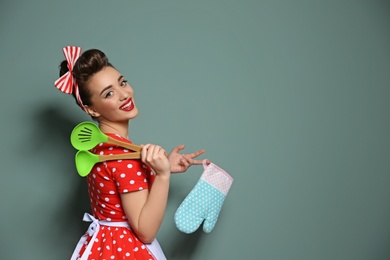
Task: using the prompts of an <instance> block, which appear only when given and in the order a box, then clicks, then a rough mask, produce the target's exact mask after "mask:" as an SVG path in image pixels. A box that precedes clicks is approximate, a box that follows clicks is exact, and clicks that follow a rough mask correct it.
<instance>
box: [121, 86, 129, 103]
mask: <svg viewBox="0 0 390 260" xmlns="http://www.w3.org/2000/svg"><path fill="white" fill-rule="evenodd" d="M129 96H130V93H129V91H126V89H123V88H121V89H120V91H119V98H120V100H126V99H128V98H129Z"/></svg>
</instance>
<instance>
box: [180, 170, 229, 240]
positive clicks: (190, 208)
mask: <svg viewBox="0 0 390 260" xmlns="http://www.w3.org/2000/svg"><path fill="white" fill-rule="evenodd" d="M210 166H211V168H210V167H208V168H206V169H205V171H204V172H203V174H202V176H201V178H200V179H199V180H198V182H197V183H196V185H195V187H194V188H193V189H192V190H191V192H190V193H189V194H188V195H187V197H186V198H185V199H184V201H183V202H182V203H181V204H180V206H179V208H178V209H177V210H176V213H175V216H174V219H175V224H176V227H177V228H178V229H179V230H180V231H181V232H183V233H186V234H190V233H193V232H195V231H196V230H197V229H198V228H199V226H200V225H201V224H202V222H203V231H204V232H206V233H210V232H211V231H212V230H213V229H214V226H215V224H216V223H217V220H218V216H219V212H220V211H221V208H222V205H223V203H224V201H225V198H226V195H227V192H228V191H229V189H230V186H231V185H232V183H233V178H232V177H231V176H230V175H229V174H227V173H226V172H223V173H222V174H220V173H221V171H220V170H218V171H215V169H216V168H215V167H214V165H213V164H210ZM209 175H212V176H211V178H204V177H206V176H207V177H210V176H209ZM206 180H207V181H206ZM220 182H222V184H223V185H222V186H223V187H224V188H223V190H222V191H221V190H220V189H218V188H216V187H219V186H221V185H220V184H221V183H220ZM226 183H228V185H226Z"/></svg>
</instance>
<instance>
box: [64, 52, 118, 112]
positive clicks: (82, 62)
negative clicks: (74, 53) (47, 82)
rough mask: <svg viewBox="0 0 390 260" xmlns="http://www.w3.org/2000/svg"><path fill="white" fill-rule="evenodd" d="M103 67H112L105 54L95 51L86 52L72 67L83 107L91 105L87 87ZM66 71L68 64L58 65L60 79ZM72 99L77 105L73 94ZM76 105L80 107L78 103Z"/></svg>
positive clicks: (89, 92) (65, 62)
mask: <svg viewBox="0 0 390 260" xmlns="http://www.w3.org/2000/svg"><path fill="white" fill-rule="evenodd" d="M105 67H114V66H112V64H111V63H110V62H109V61H108V58H107V56H106V54H104V52H102V51H100V50H97V49H90V50H87V51H85V52H84V53H83V54H81V55H80V57H79V58H78V59H77V61H76V63H75V65H74V67H73V76H74V78H75V79H76V82H77V84H78V87H79V93H80V98H81V101H82V102H83V104H84V105H87V106H88V105H91V91H90V89H89V87H88V83H89V81H90V80H91V77H92V76H93V75H95V74H96V73H98V72H99V71H101V70H102V69H104V68H105ZM68 71H69V68H68V63H67V61H66V60H64V61H62V62H61V65H60V77H61V76H62V75H64V74H65V73H66V72H68ZM73 97H74V98H75V99H76V103H77V98H76V96H75V94H74V93H73ZM77 104H78V105H79V106H80V104H79V103H77Z"/></svg>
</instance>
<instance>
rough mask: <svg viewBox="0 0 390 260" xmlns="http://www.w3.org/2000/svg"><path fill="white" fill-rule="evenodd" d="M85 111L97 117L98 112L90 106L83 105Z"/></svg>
mask: <svg viewBox="0 0 390 260" xmlns="http://www.w3.org/2000/svg"><path fill="white" fill-rule="evenodd" d="M84 109H85V112H87V114H88V115H90V116H92V117H99V116H100V113H99V112H97V111H95V110H94V109H93V108H92V107H90V106H84Z"/></svg>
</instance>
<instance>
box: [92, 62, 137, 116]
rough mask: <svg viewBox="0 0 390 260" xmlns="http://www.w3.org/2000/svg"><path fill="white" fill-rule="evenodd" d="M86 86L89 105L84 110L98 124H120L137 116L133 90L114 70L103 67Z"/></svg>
mask: <svg viewBox="0 0 390 260" xmlns="http://www.w3.org/2000/svg"><path fill="white" fill-rule="evenodd" d="M88 86H89V89H90V92H91V105H90V106H88V107H87V108H86V109H87V111H88V113H89V114H90V115H92V116H94V117H97V119H98V121H99V122H106V123H107V122H122V121H127V120H129V119H133V118H135V117H136V116H137V115H138V109H137V107H136V105H135V103H134V91H133V88H132V87H131V86H130V84H129V83H128V82H127V80H125V78H124V77H123V76H122V75H121V74H120V73H119V71H117V70H116V69H115V68H113V67H105V68H104V69H103V70H101V71H99V72H98V73H96V74H95V75H93V76H92V78H91V80H90V82H89V84H88Z"/></svg>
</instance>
